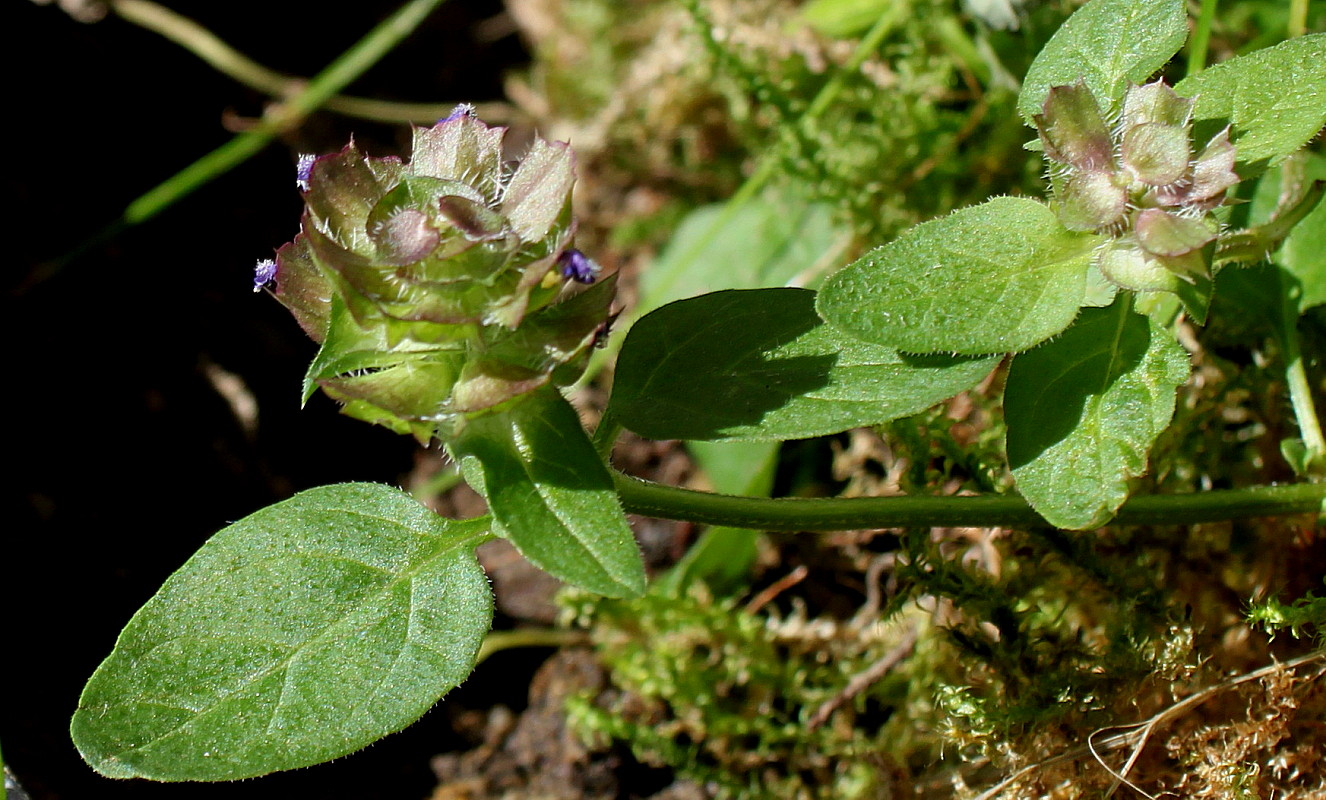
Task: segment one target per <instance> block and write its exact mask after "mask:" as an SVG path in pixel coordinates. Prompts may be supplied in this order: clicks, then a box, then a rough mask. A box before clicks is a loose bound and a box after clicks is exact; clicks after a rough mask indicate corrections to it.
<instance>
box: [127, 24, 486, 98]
mask: <svg viewBox="0 0 1326 800" xmlns="http://www.w3.org/2000/svg"><path fill="white" fill-rule="evenodd" d="M110 8H111V10H112V11H114V12H115V13H116V14H117V15H118V16H119V17H120V18H121V19H123V20H125V21H126V22H131V23H133V24H135V25H138V26H139V27H142V28H145V29H147V30H150V31H152V32H153V33H158V34H160V35H162V36H164V37H165V38H167V39H169V40H171V41H172V42H174V43H175V44H177V45H179V46H180V47H183V48H184V49H185V50H188V51H189V52H190V53H193V54H194V55H196V56H198V57H199V58H201V59H202V60H203V61H205V62H207V63H208V64H209V65H210V66H212V67H213V68H214V69H216V70H217V71H218V72H220V73H222V74H224V75H227V76H229V77H231V78H233V79H235V80H236V81H238V82H240V83H242V84H244V85H245V86H248V87H249V88H251V89H255V90H257V91H259V92H262V93H264V94H267V95H271V96H272V97H274V98H277V99H284V98H287V97H289V96H291V95H292V94H295V93H296V92H298V91H299V90H300V89H301V88H303V87H304V86H305V85H307V84H308V79H307V78H303V77H297V76H294V75H286V74H284V73H281V72H277V71H276V70H274V69H270V68H268V67H265V66H263V65H262V64H259V63H258V62H256V61H254V60H253V59H251V58H249V57H248V56H246V55H244V54H243V53H241V52H239V51H238V50H236V49H235V48H233V47H231V46H230V45H229V44H227V43H226V42H225V41H223V40H222V39H221V38H220V37H218V36H217V35H216V34H214V33H212V32H211V31H209V30H207V29H206V28H204V27H203V26H201V25H199V24H198V23H196V22H194V21H193V20H191V19H189V18H188V17H185V16H183V15H181V14H177V13H176V12H174V11H172V10H170V9H169V8H166V7H164V6H161V5H158V4H157V3H153V2H151V0H111V3H110ZM455 105H456V104H455V103H454V102H453V103H397V102H391V101H387V100H375V99H372V98H368V97H351V96H348V95H333V96H332V97H329V98H327V100H326V101H325V102H324V103H323V104H322V107H323V108H325V109H327V110H329V111H335V112H338V113H341V114H345V115H346V116H350V117H359V118H361V119H370V120H374V121H376V122H418V123H431V122H434V121H436V120H437V119H438V118H440V117H444V116H446V115H447V114H448V113H449V112H450V110H451V109H452V107H454V106H455ZM476 110H477V111H478V114H479V116H480V117H483V118H484V119H485V120H487V121H490V122H493V121H496V122H501V121H504V120H505V119H509V118H510V117H511V116H512V108H511V106H510V105H509V104H507V103H482V104H478V105H477V108H476Z"/></svg>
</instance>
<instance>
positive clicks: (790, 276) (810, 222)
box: [640, 193, 851, 313]
mask: <svg viewBox="0 0 1326 800" xmlns="http://www.w3.org/2000/svg"><path fill="white" fill-rule="evenodd" d="M716 225H717V227H715V226H716ZM850 235H851V234H850V231H848V230H846V229H844V228H841V227H838V226H835V224H834V222H833V212H832V209H831V208H830V207H829V206H828V205H826V204H824V203H810V202H807V201H805V200H802V199H800V198H798V197H796V196H794V195H792V194H790V193H789V194H785V195H774V194H769V195H766V196H764V197H761V198H756V199H754V200H751V201H750V202H748V203H746V204H745V205H742V206H740V207H738V208H736V209H731V208H730V207H729V205H728V204H726V203H720V204H717V205H711V206H704V207H703V208H699V209H696V210H695V211H693V212H691V213H690V214H689V215H687V216H686V218H685V219H684V220H682V222H681V224H680V225H678V226H677V232H676V233H675V234H674V235H673V237H672V239H671V241H669V242H668V245H667V247H666V248H664V249H663V251H662V252H661V253H660V254H659V256H658V258H657V259H656V260H655V261H654V263H652V264H650V265H649V269H648V270H646V271H645V273H644V275H643V276H642V277H641V279H640V296H641V307H642V308H641V313H645V312H648V311H653V310H654V309H655V308H659V307H661V306H663V305H665V304H667V303H671V302H672V301H674V300H682V299H684V298H687V297H695V296H696V295H701V294H704V293H706V292H716V291H719V290H721V289H763V288H768V287H775V286H789V285H797V286H809V285H813V284H814V283H815V282H816V278H817V277H818V276H819V275H820V274H822V273H824V272H826V271H827V270H828V269H830V268H832V267H834V266H837V264H838V263H841V262H838V261H836V259H837V258H838V257H839V256H840V255H841V253H842V250H843V246H844V245H845V244H846V243H847V241H848V240H849V238H850Z"/></svg>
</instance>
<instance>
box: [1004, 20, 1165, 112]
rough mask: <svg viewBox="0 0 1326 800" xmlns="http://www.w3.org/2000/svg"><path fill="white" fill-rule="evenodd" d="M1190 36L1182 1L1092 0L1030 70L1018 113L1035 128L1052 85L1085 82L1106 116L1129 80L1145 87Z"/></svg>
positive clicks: (1118, 104)
mask: <svg viewBox="0 0 1326 800" xmlns="http://www.w3.org/2000/svg"><path fill="white" fill-rule="evenodd" d="M1187 38H1188V14H1187V12H1186V11H1185V9H1184V7H1183V0H1093V2H1090V3H1087V4H1086V5H1085V6H1083V7H1082V8H1080V9H1078V11H1077V12H1075V13H1074V14H1073V16H1071V17H1069V18H1068V20H1067V21H1066V22H1064V24H1063V26H1062V27H1061V28H1059V30H1058V31H1056V32H1055V34H1054V36H1052V37H1050V41H1048V42H1046V43H1045V47H1044V48H1042V49H1041V51H1040V53H1039V54H1037V56H1036V60H1035V61H1033V62H1031V66H1030V67H1028V68H1027V77H1026V78H1025V79H1024V80H1023V81H1022V93H1021V94H1020V95H1019V96H1018V111H1020V112H1022V118H1023V119H1025V120H1026V121H1027V124H1028V125H1030V124H1031V118H1032V115H1034V114H1039V113H1041V106H1042V105H1043V104H1044V103H1045V98H1046V97H1047V96H1048V95H1049V93H1050V87H1052V86H1066V85H1068V84H1072V83H1077V81H1078V79H1079V78H1080V79H1082V80H1084V81H1086V84H1087V87H1088V88H1089V89H1091V93H1092V94H1093V95H1095V97H1096V100H1097V102H1099V103H1100V105H1101V109H1102V110H1104V111H1106V112H1108V113H1107V116H1108V115H1110V114H1112V113H1113V112H1116V111H1118V110H1119V109H1120V107H1121V106H1122V105H1123V93H1124V90H1126V89H1127V88H1128V83H1129V81H1131V82H1133V83H1142V82H1144V81H1145V80H1146V79H1147V78H1148V77H1150V76H1151V74H1152V73H1154V72H1155V71H1156V70H1158V69H1160V68H1161V67H1163V66H1165V62H1167V61H1169V60H1170V59H1171V58H1173V57H1174V54H1175V53H1177V52H1179V48H1181V47H1183V42H1184V40H1185V39H1187Z"/></svg>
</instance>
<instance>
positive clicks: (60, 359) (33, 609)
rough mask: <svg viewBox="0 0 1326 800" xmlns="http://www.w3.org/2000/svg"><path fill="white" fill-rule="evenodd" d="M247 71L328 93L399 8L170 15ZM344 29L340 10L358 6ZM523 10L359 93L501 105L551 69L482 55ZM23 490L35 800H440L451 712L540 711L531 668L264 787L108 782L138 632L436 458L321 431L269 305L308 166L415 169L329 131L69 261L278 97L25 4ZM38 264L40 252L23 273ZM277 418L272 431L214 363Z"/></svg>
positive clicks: (105, 24) (299, 345) (176, 5)
mask: <svg viewBox="0 0 1326 800" xmlns="http://www.w3.org/2000/svg"><path fill="white" fill-rule="evenodd" d="M167 4H168V5H169V6H170V7H171V8H173V9H174V10H176V11H179V12H181V13H183V14H185V15H186V16H189V17H192V18H193V19H195V20H196V21H198V22H200V23H201V24H203V25H204V26H205V27H207V28H209V29H211V30H212V31H213V32H215V33H217V34H218V35H220V36H221V37H222V38H223V39H225V40H226V41H228V42H229V43H231V44H232V45H233V46H235V47H236V48H238V49H239V50H240V51H241V52H244V53H246V54H247V55H249V56H251V57H253V58H254V59H256V60H257V61H259V62H261V63H263V64H266V65H267V66H269V67H272V68H274V69H277V70H281V71H284V72H289V73H292V74H297V75H305V76H310V75H313V74H315V73H316V72H317V71H318V70H320V69H321V68H322V67H324V66H325V65H326V64H327V63H329V62H330V61H331V60H332V59H334V58H335V57H336V56H337V55H339V54H340V53H341V52H342V51H343V50H344V49H346V48H347V47H349V46H350V45H351V44H353V43H354V42H355V41H356V40H358V38H359V37H361V36H362V35H363V34H364V33H366V32H367V31H368V30H369V29H370V28H371V27H372V26H373V25H374V24H376V23H377V22H378V21H380V20H381V19H382V18H384V17H385V16H386V15H388V14H389V13H391V12H392V11H393V10H394V9H395V8H396V7H397V6H398V4H397V3H395V2H390V3H355V4H328V3H314V2H270V0H267V1H265V2H258V1H256V0H239V1H238V2H229V3H223V4H222V3H211V2H207V3H204V2H185V1H184V0H175V1H174V2H168V3H167ZM333 7H334V10H329V9H333ZM500 12H501V4H500V2H498V1H497V0H487V1H485V2H477V1H471V0H465V1H462V0H451V2H448V3H445V4H443V5H442V7H441V8H440V9H438V10H437V11H435V12H434V14H433V15H432V17H431V18H430V19H429V20H428V21H427V22H426V23H425V24H424V25H423V26H422V27H421V28H420V29H419V30H418V31H416V32H415V34H414V35H413V36H411V37H410V38H409V39H407V40H406V41H405V42H404V44H403V45H401V46H400V47H399V48H398V49H397V51H395V52H393V53H392V54H391V55H389V56H388V57H387V58H385V59H384V60H383V61H382V62H380V63H379V65H378V66H376V67H374V68H373V69H372V70H370V71H369V72H368V73H367V74H366V75H365V76H364V77H363V78H361V79H360V80H359V81H358V82H357V83H356V84H354V85H353V86H351V87H350V89H349V90H348V91H349V93H351V94H358V95H365V96H374V97H379V98H388V99H399V100H409V101H419V102H425V101H427V102H439V103H449V102H453V101H482V100H489V99H496V98H499V97H500V95H501V80H502V76H503V73H504V72H505V71H507V70H509V69H511V68H513V67H517V66H519V65H520V64H521V63H523V61H524V60H525V54H524V52H523V50H522V46H521V43H520V41H519V40H518V39H517V38H516V37H515V36H512V35H507V36H505V37H502V38H498V39H496V40H492V41H485V42H480V41H477V39H476V25H479V23H482V22H483V21H485V20H489V19H491V18H492V17H493V16H494V15H496V14H498V13H500ZM0 26H2V29H3V30H4V31H6V34H7V35H6V37H5V39H6V45H7V46H6V47H5V53H4V55H3V59H4V60H5V62H6V63H5V75H6V76H7V80H6V87H7V93H8V95H9V97H10V104H9V107H8V109H7V113H6V121H7V125H6V129H7V130H6V136H5V139H6V142H7V146H6V148H5V149H6V153H5V155H6V158H5V159H4V167H3V170H4V184H3V185H4V190H5V197H6V199H7V200H8V201H9V202H8V203H6V204H5V205H6V206H7V207H8V210H7V211H4V212H3V213H4V214H6V215H7V216H8V219H7V220H5V224H4V225H3V227H2V228H0V230H3V231H4V236H5V239H6V241H7V250H8V256H9V258H7V259H6V262H5V267H4V271H3V273H4V276H5V281H4V282H5V294H4V306H3V316H2V317H0V318H2V319H3V321H4V341H8V342H9V345H8V347H7V356H8V357H7V359H6V361H7V363H6V364H5V365H4V367H5V379H4V382H3V387H4V389H3V391H4V395H5V405H4V408H5V418H6V421H7V423H8V431H7V434H6V436H5V446H4V454H5V461H6V462H7V465H8V469H7V470H5V472H6V473H7V474H6V475H5V476H4V478H3V485H4V492H5V493H6V494H5V503H4V509H5V512H6V516H7V517H8V521H7V523H6V525H5V529H6V534H5V539H4V550H3V552H4V556H3V560H0V575H3V581H4V584H3V587H4V593H5V603H4V629H3V633H4V644H5V646H4V649H3V663H4V674H5V679H4V682H3V687H4V691H3V693H2V694H0V708H3V713H2V714H0V723H2V725H3V728H0V742H2V743H3V749H4V756H5V760H6V762H7V763H8V765H9V766H10V767H11V769H12V770H13V771H14V772H15V773H16V774H17V776H18V778H19V780H20V781H21V782H22V783H24V784H25V786H26V788H27V790H28V791H29V793H30V794H31V796H32V797H33V798H34V800H48V799H50V798H83V797H97V798H127V797H132V798H149V800H152V799H155V798H162V799H163V800H164V799H165V798H218V797H237V796H242V797H269V796H270V797H276V796H280V797H314V798H321V797H325V798H422V797H426V796H427V795H428V793H429V792H430V790H431V786H432V776H431V774H430V772H429V769H428V758H429V756H431V755H433V754H435V753H438V752H441V751H444V750H447V749H450V748H453V747H456V746H457V745H458V742H457V741H456V740H455V737H454V735H453V734H451V732H450V727H449V714H450V713H451V712H450V711H449V710H448V706H451V707H452V710H454V708H455V707H458V706H464V705H466V704H473V705H475V706H476V707H477V706H481V705H484V704H487V703H489V702H491V701H492V700H493V699H497V700H500V701H502V702H505V703H507V704H519V702H520V698H521V697H522V696H523V692H524V689H523V678H519V677H518V676H523V675H528V668H529V667H528V665H527V664H525V663H522V662H528V661H529V658H528V655H526V656H524V657H523V658H522V657H519V656H517V657H516V658H515V659H513V660H504V659H502V658H501V657H495V658H494V659H493V660H492V661H491V662H488V663H486V664H485V666H484V669H482V670H480V672H479V673H478V674H476V676H475V677H474V678H472V679H471V680H470V681H469V682H468V683H467V684H466V685H465V686H463V687H461V689H459V690H457V691H456V692H454V693H453V694H452V696H451V697H450V698H449V699H448V701H447V703H444V704H442V705H441V706H439V707H437V708H435V709H434V710H433V711H432V712H430V713H429V714H428V715H427V716H426V717H425V718H424V720H423V721H422V722H421V723H419V724H418V725H416V726H414V727H412V728H410V729H408V730H407V731H406V732H404V733H401V734H397V735H394V736H392V737H389V738H388V739H386V740H385V741H384V742H382V743H381V744H379V745H377V746H374V747H371V748H369V749H368V750H366V751H363V752H361V753H359V754H356V755H353V756H350V757H347V758H344V759H341V760H339V761H337V762H335V763H333V764H330V765H323V766H321V767H316V768H312V769H309V770H301V771H297V772H294V773H287V774H283V775H275V776H271V777H268V778H262V779H257V780H253V781H246V782H244V783H243V784H216V785H200V784H152V783H148V782H144V781H128V782H125V781H110V780H107V779H103V778H100V777H99V776H97V775H96V774H95V773H93V772H92V771H91V769H89V768H88V767H87V766H86V765H84V764H83V762H82V761H81V759H80V758H79V757H78V754H77V753H76V752H75V750H74V748H73V746H72V744H71V743H70V741H69V737H68V720H69V717H70V715H71V714H72V713H73V711H74V708H75V705H76V703H77V701H78V695H79V691H80V689H81V687H82V684H83V682H84V681H85V680H86V679H87V677H88V676H89V675H90V674H91V673H92V670H93V669H94V668H95V667H96V665H97V664H98V663H99V662H100V661H101V659H102V658H104V657H105V655H106V654H107V653H108V652H109V651H110V649H111V647H112V645H113V644H114V641H115V636H116V635H117V633H118V631H119V629H120V627H121V626H123V625H124V623H125V622H126V621H127V620H128V619H129V617H130V616H131V615H132V613H133V612H134V611H135V610H136V609H137V608H138V607H139V606H140V605H141V604H142V603H143V602H144V601H146V600H147V598H148V597H150V596H151V594H152V593H153V591H154V590H155V589H156V587H157V586H159V585H160V584H161V582H162V581H163V580H165V578H166V577H167V576H168V575H169V574H170V573H171V572H172V571H173V570H174V569H175V568H177V567H178V566H179V565H180V564H182V563H183V562H184V561H185V559H187V558H188V556H189V555H190V554H191V553H192V552H193V551H194V550H196V549H197V548H198V547H199V546H200V545H201V544H202V543H203V542H204V541H205V540H206V539H207V537H208V536H210V535H211V534H212V533H214V532H216V531H217V530H218V529H220V528H222V527H224V526H225V525H226V524H227V523H229V522H231V521H234V520H237V519H239V518H241V517H243V516H245V515H247V514H249V513H251V512H253V511H255V510H257V509H258V508H260V507H262V506H264V505H267V504H269V503H272V502H275V501H277V500H280V499H282V498H284V497H286V496H288V495H289V494H291V493H293V492H295V491H298V490H301V489H305V488H308V487H311V486H316V485H319V484H324V483H334V482H340V481H350V480H355V481H360V480H366V481H382V482H388V483H397V482H399V481H400V480H401V478H402V476H403V475H404V474H405V473H406V472H408V471H409V470H410V468H411V466H412V464H413V460H414V457H415V448H414V446H413V444H412V443H411V442H410V441H408V440H406V439H404V438H401V437H395V436H393V435H392V434H390V433H388V432H386V431H385V430H384V429H381V428H373V427H370V426H367V425H364V424H362V423H359V422H355V421H353V420H350V419H348V418H345V417H340V416H339V415H337V414H336V411H335V409H334V407H333V406H332V404H331V403H330V402H327V401H326V400H325V399H323V398H321V397H318V398H314V400H313V401H311V402H310V404H309V407H308V408H307V409H306V410H304V411H302V412H301V411H300V409H299V381H300V376H301V375H302V374H303V371H304V368H305V366H306V365H307V363H308V360H309V359H310V358H311V357H312V355H313V352H314V346H313V343H312V342H310V341H308V340H307V339H305V338H304V336H303V334H302V333H301V331H300V330H299V328H298V326H297V325H296V324H295V323H294V320H293V319H292V318H291V317H290V316H289V314H288V313H287V312H286V311H285V310H284V309H283V308H281V307H280V305H279V304H278V303H276V301H275V300H273V299H272V298H270V297H268V296H266V295H265V294H254V293H253V292H252V291H251V286H252V284H251V271H252V267H253V264H254V262H255V261H256V260H257V259H260V258H265V257H269V256H271V255H272V253H273V251H274V249H275V248H276V247H278V246H280V245H281V244H282V243H284V242H286V241H288V240H289V239H290V238H292V237H293V235H294V234H295V233H296V232H297V230H298V218H299V212H300V205H301V204H300V200H299V197H298V193H297V192H296V190H295V187H294V171H293V170H294V158H295V156H294V154H295V153H296V152H299V151H313V152H330V151H333V150H336V149H339V148H340V147H341V146H343V145H344V144H345V142H346V141H347V140H348V138H349V136H350V134H351V133H352V132H353V133H354V134H355V137H356V139H357V140H358V141H359V142H360V143H361V144H362V145H363V146H364V147H365V149H367V150H368V151H369V152H370V153H373V154H377V155H385V154H387V153H390V152H395V151H398V150H399V148H400V147H401V145H402V144H404V143H405V141H406V140H407V138H408V132H407V129H406V128H405V126H388V125H381V124H375V123H368V122H363V121H358V120H350V119H346V118H342V117H336V116H332V115H327V114H319V115H317V116H315V117H314V118H313V119H312V120H310V122H309V123H308V124H307V125H306V126H305V127H304V128H303V129H301V130H300V131H298V132H295V133H294V134H292V135H291V136H290V137H288V138H287V140H286V141H285V142H282V143H278V144H274V145H273V146H271V147H269V148H268V149H267V150H265V151H264V152H263V153H261V154H260V155H258V156H257V157H256V158H253V159H251V160H250V161H249V162H247V163H245V164H244V165H242V166H240V167H239V168H238V169H235V170H233V171H232V172H230V173H229V174H227V175H225V176H223V177H222V178H220V179H219V180H217V181H215V182H213V183H212V184H210V185H208V186H206V187H204V188H203V189H202V190H200V191H199V192H197V193H195V194H194V195H191V196H190V197H188V198H186V199H185V200H183V201H182V202H180V203H178V204H176V205H175V206H174V207H172V208H171V209H169V210H167V211H166V212H165V213H164V214H162V215H160V216H159V217H157V218H155V219H153V220H151V221H149V222H147V223H145V224H143V225H141V226H139V227H137V228H135V229H132V230H129V231H126V232H124V233H121V234H119V235H118V236H116V237H114V238H113V239H111V240H109V241H106V242H103V243H101V244H98V245H96V246H94V247H91V248H89V249H88V250H87V251H86V252H84V253H83V254H82V255H81V256H80V257H79V258H77V259H76V260H73V261H69V262H67V263H59V262H58V259H59V258H60V257H61V256H62V255H64V254H66V253H68V252H69V251H71V250H73V249H75V248H76V247H78V245H79V244H80V243H82V242H85V241H87V240H89V239H90V238H91V237H93V236H94V235H95V234H96V233H97V231H99V230H100V229H102V228H103V226H105V225H106V224H107V223H110V222H111V221H113V220H114V219H116V218H117V216H118V215H119V214H120V212H121V211H123V209H124V207H125V206H126V205H127V204H128V203H129V202H131V201H132V200H133V199H134V198H136V197H137V196H139V195H140V194H142V193H143V192H145V191H147V190H148V189H151V188H152V187H153V186H155V185H156V184H157V183H159V182H160V181H162V180H164V179H166V178H167V177H169V176H170V175H172V174H173V173H174V172H175V171H177V170H179V169H181V168H183V167H184V166H186V165H188V164H189V163H191V162H192V161H193V160H194V159H196V158H198V157H199V156H201V155H203V154H204V153H207V152H208V151H210V150H212V149H213V148H215V147H217V146H219V145H221V144H223V143H224V142H225V141H227V140H228V139H229V138H230V136H231V134H230V133H229V132H228V131H227V130H226V129H225V127H224V126H223V124H222V123H223V118H224V117H225V116H226V115H238V116H239V117H248V118H254V117H257V116H259V115H260V114H261V112H262V108H263V103H264V101H265V98H263V97H262V96H261V95H259V94H258V93H256V92H253V91H251V90H249V89H246V88H244V87H242V86H240V85H238V84H236V83H235V82H233V81H232V80H230V79H229V78H227V77H225V76H223V75H220V74H219V73H216V72H214V71H213V70H212V69H211V68H210V67H208V66H207V65H205V64H204V63H202V62H201V61H200V60H198V59H197V58H196V57H194V56H193V55H192V54H190V53H188V52H186V51H184V50H183V49H181V48H180V47H178V46H176V45H174V44H172V43H170V42H168V41H166V40H165V39H163V38H161V37H160V36H158V35H157V34H154V33H151V32H148V31H145V30H142V29H140V28H138V27H135V26H133V25H130V24H128V23H126V22H124V21H122V20H120V19H118V18H116V17H114V16H113V15H112V16H110V17H107V18H106V19H105V20H103V21H101V22H99V23H96V24H93V25H86V24H81V23H78V22H75V21H73V20H72V19H70V18H69V17H68V16H66V15H65V14H64V13H62V12H61V11H59V10H58V9H57V8H55V7H53V6H45V7H40V6H37V5H34V4H32V3H30V2H22V1H20V2H14V1H13V0H11V1H10V2H6V3H5V4H4V10H3V12H0ZM15 255H16V256H17V257H14V256H15ZM209 364H212V365H216V366H218V367H220V368H222V369H224V370H226V371H228V372H231V373H234V374H235V375H238V376H239V377H240V378H242V379H243V381H244V382H245V383H246V384H247V386H248V388H249V390H250V391H251V392H252V393H253V395H254V396H255V397H256V400H257V404H258V409H259V417H258V427H257V429H256V432H254V433H253V434H252V435H249V434H246V432H245V431H244V430H242V428H241V426H240V425H239V423H238V422H237V421H236V418H235V416H234V414H233V413H232V412H231V409H230V407H229V405H228V404H227V403H226V401H225V400H224V399H223V398H222V397H221V396H220V395H219V394H218V393H217V391H216V390H215V389H214V388H213V386H212V385H211V384H210V382H209V380H208V378H207V376H206V372H205V368H206V366H207V365H209Z"/></svg>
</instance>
